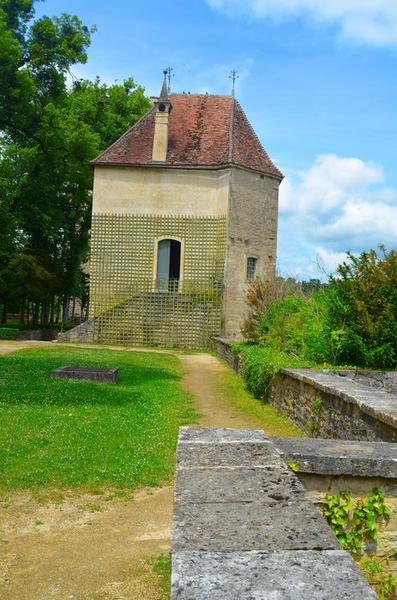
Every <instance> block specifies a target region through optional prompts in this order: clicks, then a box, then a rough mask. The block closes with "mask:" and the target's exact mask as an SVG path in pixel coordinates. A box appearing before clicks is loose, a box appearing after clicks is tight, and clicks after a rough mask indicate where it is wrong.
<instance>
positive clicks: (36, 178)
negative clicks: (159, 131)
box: [0, 0, 150, 316]
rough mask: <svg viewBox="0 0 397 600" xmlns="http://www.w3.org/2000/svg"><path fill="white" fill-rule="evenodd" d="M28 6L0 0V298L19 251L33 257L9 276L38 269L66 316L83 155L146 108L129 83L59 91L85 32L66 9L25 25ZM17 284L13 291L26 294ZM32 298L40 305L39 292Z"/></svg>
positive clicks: (76, 272)
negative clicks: (7, 265)
mask: <svg viewBox="0 0 397 600" xmlns="http://www.w3.org/2000/svg"><path fill="white" fill-rule="evenodd" d="M34 4H35V0H0V135H1V140H2V146H3V147H2V150H0V196H1V198H0V221H1V223H0V225H1V224H3V228H2V229H1V231H2V234H0V235H1V237H2V239H0V301H1V286H3V289H5V284H4V267H5V263H7V261H9V260H11V256H12V252H14V253H21V252H22V253H23V256H24V257H26V256H31V257H32V258H33V261H34V262H31V261H30V262H29V259H26V261H25V263H23V264H24V265H25V266H27V268H20V269H19V272H20V278H19V280H18V281H21V278H22V277H23V276H24V274H27V273H30V275H26V276H27V277H28V276H29V277H34V272H36V277H37V279H38V281H39V280H44V279H45V275H44V271H45V273H47V274H48V277H49V278H47V282H48V281H50V280H51V286H52V293H53V294H56V295H58V296H62V297H63V299H64V302H63V304H64V314H65V316H67V307H68V305H69V297H70V296H71V295H79V294H82V293H85V292H84V290H83V288H84V286H85V282H84V281H83V278H82V276H81V263H82V261H84V259H85V258H86V255H87V250H88V234H89V227H90V208H91V192H90V190H91V189H92V169H91V167H90V164H89V163H90V160H91V159H93V158H94V157H95V156H96V155H97V154H98V153H99V152H100V151H101V150H103V149H104V148H105V147H106V146H108V145H109V144H111V143H112V142H113V141H114V140H115V139H116V138H117V137H118V136H119V135H120V134H121V133H122V132H123V131H124V130H125V129H126V128H127V127H128V126H130V125H132V124H133V123H134V122H135V121H136V120H137V119H138V118H139V117H140V116H141V115H142V114H143V113H144V112H145V111H146V110H147V109H148V108H149V105H150V104H149V101H148V99H147V98H146V97H145V95H144V91H143V89H142V88H140V87H138V86H137V85H136V84H135V83H134V81H133V80H132V79H128V80H126V81H125V82H124V83H121V84H114V85H112V86H106V85H105V84H102V83H101V82H100V80H99V79H96V81H94V82H90V81H76V82H75V83H74V84H73V85H72V87H71V89H68V87H67V83H66V80H67V74H68V73H69V72H70V69H71V68H72V67H73V65H74V64H76V63H78V62H80V63H81V62H83V63H84V62H86V60H87V48H88V46H89V43H90V38H91V34H92V32H93V31H94V28H91V29H89V28H87V27H86V26H85V25H83V24H82V23H81V21H80V20H79V19H78V18H77V17H76V16H71V15H67V14H63V15H61V16H60V17H55V18H52V19H51V18H49V17H43V18H41V19H38V20H36V21H33V20H32V19H33V15H34ZM17 157H19V159H20V160H16V158H17ZM6 232H8V233H6ZM17 238H19V241H18V240H17ZM7 240H8V241H7ZM10 240H11V241H12V243H11V245H10V244H9V241H10ZM7 244H8V246H7ZM6 246H7V247H8V250H7V249H5V247H6ZM3 247H4V248H3ZM1 256H3V260H2V259H1ZM21 260H22V259H21V255H20V256H19V263H18V264H19V265H21V264H22V263H21ZM23 260H25V259H23ZM2 265H3V267H2ZM33 265H37V267H38V268H37V269H36V271H34V268H33ZM2 269H3V270H2ZM29 269H30V271H29ZM40 269H44V271H40ZM1 273H3V275H1ZM6 273H8V274H9V271H7V270H6ZM1 277H2V279H1ZM14 279H15V278H14ZM15 281H17V280H15ZM2 282H3V283H2ZM21 287H24V289H25V292H24V294H22V292H21V297H22V296H26V293H28V294H29V293H33V292H32V289H33V288H31V287H29V286H22V284H21ZM39 288H40V284H38V286H37V289H39ZM13 290H14V291H13V294H12V296H13V298H15V286H14V288H13ZM3 296H4V293H3ZM35 297H36V299H37V298H39V297H40V298H41V300H40V301H41V302H47V300H46V299H45V298H44V296H43V295H42V294H41V295H40V293H35ZM24 301H25V300H23V302H24ZM47 313H48V310H47Z"/></svg>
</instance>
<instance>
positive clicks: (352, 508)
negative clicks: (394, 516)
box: [323, 488, 391, 555]
mask: <svg viewBox="0 0 397 600" xmlns="http://www.w3.org/2000/svg"><path fill="white" fill-rule="evenodd" d="M323 514H324V516H325V518H326V519H327V521H328V523H329V525H330V526H331V528H332V530H333V532H334V534H335V535H336V537H337V538H338V540H339V543H340V545H341V546H342V548H345V549H346V550H349V552H351V553H352V554H355V555H359V554H362V553H363V551H364V550H365V548H366V545H367V543H368V542H370V541H371V540H376V539H377V537H378V532H377V524H378V523H381V522H387V521H388V520H389V519H390V515H391V512H390V510H389V508H388V507H387V506H386V504H385V495H384V493H383V492H382V491H381V490H379V489H378V488H374V489H373V491H372V494H371V495H370V496H368V497H367V498H364V499H358V500H356V501H354V500H353V498H352V494H351V492H350V491H349V490H343V491H341V492H340V494H338V495H332V494H327V496H326V498H325V503H324V507H323Z"/></svg>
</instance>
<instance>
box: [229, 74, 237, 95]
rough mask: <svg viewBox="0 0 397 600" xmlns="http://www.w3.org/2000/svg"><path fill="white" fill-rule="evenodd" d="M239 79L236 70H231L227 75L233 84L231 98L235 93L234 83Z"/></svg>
mask: <svg viewBox="0 0 397 600" xmlns="http://www.w3.org/2000/svg"><path fill="white" fill-rule="evenodd" d="M238 78H239V74H238V71H236V69H232V70H231V71H230V75H229V79H231V80H232V82H233V87H232V96H233V97H234V95H235V91H236V81H237V79H238Z"/></svg>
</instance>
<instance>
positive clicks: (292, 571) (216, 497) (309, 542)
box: [171, 429, 376, 600]
mask: <svg viewBox="0 0 397 600" xmlns="http://www.w3.org/2000/svg"><path fill="white" fill-rule="evenodd" d="M245 433H246V435H245ZM172 552H173V562H172V595H171V598H172V600H180V599H181V600H184V599H186V600H229V599H230V600H232V599H233V600H235V599H237V598H238V599H239V600H240V599H241V600H248V599H249V600H258V599H274V600H275V599H280V600H281V599H287V600H288V599H291V600H292V599H293V600H303V599H305V600H309V599H310V600H311V599H313V600H321V599H324V600H328V599H329V600H331V598H332V600H342V599H347V598H349V599H350V598H352V599H353V600H356V599H357V600H358V598H360V600H362V599H366V598H368V599H369V598H375V597H376V596H375V594H373V592H371V590H370V589H369V587H368V585H367V584H366V583H365V581H364V580H363V578H362V576H361V575H360V572H359V570H358V568H357V567H356V565H355V564H354V561H353V560H352V559H351V557H350V556H349V555H348V554H347V553H345V552H344V551H342V550H340V547H339V544H338V542H337V540H336V538H335V537H334V535H333V533H332V532H331V530H330V528H329V527H328V525H327V523H326V521H325V520H324V518H323V516H322V515H321V513H320V512H319V510H318V509H317V508H316V507H315V506H314V505H313V504H312V503H311V502H310V500H309V498H308V496H307V494H306V492H305V490H304V489H303V487H302V485H301V483H300V482H299V480H298V479H297V477H296V476H295V474H294V473H293V472H292V471H291V470H290V469H288V468H287V466H286V463H285V461H283V459H282V457H281V454H280V451H279V450H278V449H276V447H275V446H274V444H273V443H272V442H271V441H269V439H268V438H266V437H265V436H264V435H261V433H260V432H258V431H255V432H250V431H246V432H245V431H244V430H241V431H232V430H203V429H202V430H199V429H196V430H191V431H189V430H186V429H183V430H182V432H181V439H180V441H179V444H178V451H177V472H176V482H175V508H174V529H173V540H172Z"/></svg>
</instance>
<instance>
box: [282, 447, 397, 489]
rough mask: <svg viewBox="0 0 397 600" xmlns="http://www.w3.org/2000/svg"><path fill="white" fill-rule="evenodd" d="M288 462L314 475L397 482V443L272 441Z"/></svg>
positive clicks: (301, 470)
mask: <svg viewBox="0 0 397 600" xmlns="http://www.w3.org/2000/svg"><path fill="white" fill-rule="evenodd" d="M271 440H272V441H273V443H274V444H275V445H276V446H277V448H278V449H279V450H280V451H281V453H282V455H283V456H284V458H285V460H286V461H289V460H292V461H294V462H296V463H297V465H298V467H299V471H300V472H302V473H311V474H315V475H351V476H355V477H385V478H388V479H397V444H394V443H388V442H358V441H347V440H328V439H327V440H321V439H305V438H280V437H274V438H271Z"/></svg>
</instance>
